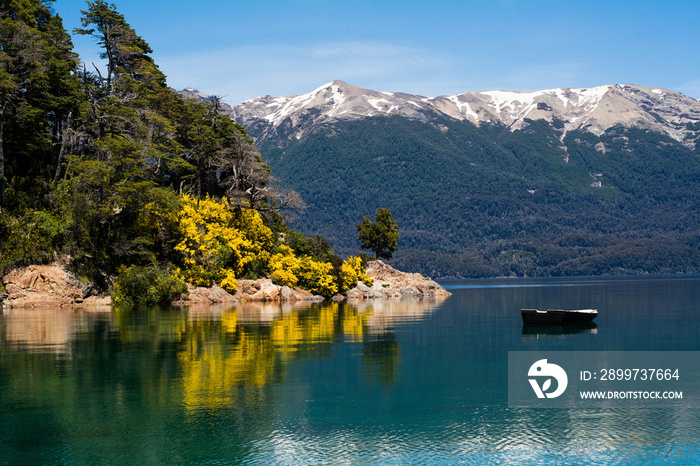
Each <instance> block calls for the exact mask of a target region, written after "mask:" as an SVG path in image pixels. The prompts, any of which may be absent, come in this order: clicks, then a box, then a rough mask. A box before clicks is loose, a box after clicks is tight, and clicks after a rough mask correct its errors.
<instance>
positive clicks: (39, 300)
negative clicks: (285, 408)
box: [0, 260, 450, 310]
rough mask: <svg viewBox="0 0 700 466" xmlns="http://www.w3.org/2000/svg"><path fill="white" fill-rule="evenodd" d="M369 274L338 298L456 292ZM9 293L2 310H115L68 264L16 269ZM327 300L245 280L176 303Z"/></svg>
mask: <svg viewBox="0 0 700 466" xmlns="http://www.w3.org/2000/svg"><path fill="white" fill-rule="evenodd" d="M367 275H368V276H369V277H370V278H372V280H373V284H372V286H371V287H370V286H367V285H365V284H364V283H362V282H360V283H358V284H357V286H356V287H355V288H353V289H351V290H348V291H346V292H344V293H342V294H338V295H336V296H333V297H332V298H331V299H332V300H333V301H336V302H340V301H346V300H347V301H361V300H367V299H387V298H414V299H420V298H439V297H447V296H449V295H450V293H449V292H448V291H447V290H445V288H443V287H442V286H440V285H439V284H438V283H436V282H434V281H433V280H431V279H429V278H426V277H423V276H422V275H421V274H418V273H406V272H401V271H399V270H396V269H394V268H393V267H391V266H389V265H387V264H385V263H384V262H382V261H379V260H378V261H372V262H369V263H368V264H367ZM2 283H3V285H4V286H5V291H6V292H5V293H4V294H3V295H1V296H0V310H1V309H2V308H22V307H44V306H56V307H65V306H75V307H81V308H87V309H89V308H94V307H102V306H110V305H111V304H112V299H111V297H110V296H108V295H107V296H105V295H99V296H98V295H93V293H92V290H91V287H90V286H88V285H86V284H84V283H81V281H80V280H79V279H78V278H77V277H75V276H74V275H73V274H71V273H70V272H68V271H67V269H66V267H65V266H64V265H63V264H60V263H55V264H51V265H33V266H29V267H25V268H22V269H16V270H13V271H12V272H10V273H8V274H7V275H5V276H3V277H2ZM324 300H325V298H324V297H323V296H318V295H314V294H312V293H310V292H309V291H307V290H302V289H300V288H290V287H288V286H279V285H275V284H274V283H272V281H271V280H270V279H268V278H261V279H257V280H239V281H238V291H237V292H236V294H235V295H232V294H230V293H228V292H226V291H225V290H224V289H222V288H220V287H218V286H213V287H211V288H202V287H190V288H189V295H182V296H181V297H180V299H178V300H176V301H174V302H173V305H176V306H190V305H210V304H236V303H239V302H303V301H308V302H321V301H324Z"/></svg>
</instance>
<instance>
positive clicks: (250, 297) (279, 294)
mask: <svg viewBox="0 0 700 466" xmlns="http://www.w3.org/2000/svg"><path fill="white" fill-rule="evenodd" d="M236 298H238V299H239V300H240V301H243V302H246V301H285V302H294V301H323V300H324V298H323V296H317V295H314V294H313V293H311V292H310V291H307V290H302V289H301V288H291V287H288V286H279V285H275V284H274V283H272V280H270V279H269V278H260V279H258V280H238V291H237V292H236Z"/></svg>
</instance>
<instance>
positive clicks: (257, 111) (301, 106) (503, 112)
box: [233, 81, 700, 147]
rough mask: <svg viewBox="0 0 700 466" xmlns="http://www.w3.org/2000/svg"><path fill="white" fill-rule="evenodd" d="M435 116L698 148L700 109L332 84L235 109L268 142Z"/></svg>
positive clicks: (630, 95) (639, 89)
mask: <svg viewBox="0 0 700 466" xmlns="http://www.w3.org/2000/svg"><path fill="white" fill-rule="evenodd" d="M435 113H437V114H440V115H444V116H446V117H448V118H451V119H454V120H458V121H465V122H467V121H468V122H471V123H473V124H475V125H477V126H481V125H483V124H500V125H503V126H505V127H507V128H509V129H510V130H511V131H513V130H517V129H522V128H523V126H524V125H525V122H526V121H527V120H528V119H530V120H545V121H548V122H553V121H560V122H562V123H563V127H562V128H561V129H562V131H561V135H562V137H563V136H564V135H566V134H567V133H568V132H570V131H572V130H578V129H583V130H586V131H590V132H592V133H594V134H596V135H601V134H603V133H604V132H605V131H606V130H608V129H610V128H611V127H613V126H616V125H622V126H624V127H638V128H647V129H650V130H653V131H658V132H661V133H665V134H668V135H669V136H671V137H672V138H674V139H676V140H678V141H681V142H683V143H685V144H686V145H687V146H689V147H694V144H695V137H694V136H695V135H694V132H693V130H692V129H691V128H692V127H693V125H697V124H698V123H699V122H700V103H699V102H698V101H697V100H695V99H693V98H691V97H687V96H685V95H683V94H679V93H677V92H672V91H669V90H666V89H659V88H653V87H645V86H633V85H606V86H598V87H591V88H584V89H574V88H565V89H549V90H545V91H537V92H512V91H482V92H467V93H463V94H456V95H450V96H440V97H423V96H418V95H412V94H406V93H402V92H377V91H372V90H369V89H363V88H360V87H356V86H353V85H350V84H348V83H345V82H343V81H333V82H331V83H328V84H325V85H323V86H321V87H319V88H318V89H315V90H314V91H312V92H310V93H308V94H304V95H299V96H289V97H271V96H263V97H258V98H256V99H251V100H248V101H245V102H243V103H241V104H239V105H236V106H235V107H234V109H233V117H234V119H236V121H237V122H238V123H241V124H243V125H244V126H247V127H250V128H255V129H254V131H253V132H258V133H259V137H260V138H261V140H262V141H265V140H266V139H275V138H276V135H275V133H276V130H277V129H278V128H279V127H280V126H282V125H291V126H292V127H294V128H295V129H296V131H295V132H294V133H293V137H295V138H297V139H299V138H302V137H303V136H305V135H307V134H309V133H310V132H313V130H314V128H315V127H316V126H318V125H319V124H322V123H324V122H327V121H329V120H344V121H349V120H357V119H362V118H367V117H373V116H380V115H387V116H393V115H396V116H402V117H405V118H408V119H413V120H418V121H422V122H428V121H429V120H430V119H431V115H432V114H435ZM686 138H687V139H686ZM262 141H261V142H262Z"/></svg>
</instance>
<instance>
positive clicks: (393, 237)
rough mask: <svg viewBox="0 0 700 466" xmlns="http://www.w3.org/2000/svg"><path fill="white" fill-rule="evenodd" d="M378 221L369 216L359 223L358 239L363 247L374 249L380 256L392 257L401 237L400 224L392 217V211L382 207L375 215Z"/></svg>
mask: <svg viewBox="0 0 700 466" xmlns="http://www.w3.org/2000/svg"><path fill="white" fill-rule="evenodd" d="M374 218H375V219H376V222H372V221H371V220H370V219H369V218H367V217H362V220H361V221H360V223H359V224H358V225H357V240H358V241H359V242H360V244H361V246H362V249H369V250H370V251H373V252H374V254H375V255H376V256H377V257H378V258H383V259H391V255H392V254H393V253H394V251H396V246H397V240H398V239H399V225H398V224H397V223H396V222H395V221H393V220H392V219H391V212H389V209H387V208H384V207H383V208H381V209H379V211H378V212H377V213H376V214H375V215H374Z"/></svg>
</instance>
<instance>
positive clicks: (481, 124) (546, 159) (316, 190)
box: [198, 81, 700, 277]
mask: <svg viewBox="0 0 700 466" xmlns="http://www.w3.org/2000/svg"><path fill="white" fill-rule="evenodd" d="M198 98H200V99H202V98H206V96H204V97H202V96H199V97H198ZM230 114H231V116H232V117H233V118H234V119H235V120H236V122H237V123H240V124H242V125H244V126H245V127H246V128H247V129H248V132H249V134H250V135H251V136H253V137H254V138H256V145H257V146H258V148H259V149H260V151H261V154H262V156H263V158H264V159H265V160H266V161H267V162H268V163H269V164H270V166H271V168H272V172H273V175H274V176H276V177H277V178H279V179H280V180H282V183H283V184H284V185H285V186H287V187H290V188H293V189H295V190H296V191H298V192H299V193H300V194H301V195H302V197H303V198H304V200H305V201H306V203H307V205H308V208H307V210H306V212H305V214H304V215H302V216H300V217H299V218H298V219H296V220H295V221H293V222H292V226H293V227H295V228H297V229H299V230H302V231H303V232H305V233H307V234H320V235H322V236H323V237H324V238H326V239H327V240H329V241H331V243H332V244H333V246H334V249H336V251H338V252H339V253H341V254H350V253H356V252H357V251H358V246H357V242H356V239H355V237H356V232H355V225H356V224H357V223H358V222H359V220H360V218H361V217H362V216H364V215H367V216H371V215H372V214H373V213H374V212H376V210H377V209H378V208H380V207H388V208H389V209H390V210H391V212H392V215H393V216H394V219H395V220H396V221H397V222H398V223H399V226H400V234H401V239H400V241H399V250H398V251H397V253H396V254H395V256H394V259H392V261H393V263H394V265H396V266H399V267H402V268H404V269H406V270H412V271H420V272H423V273H427V274H430V275H432V276H436V277H448V276H452V277H477V276H503V275H506V276H508V275H514V276H532V275H540V276H541V275H581V274H621V273H676V272H700V233H699V232H700V144H698V139H700V102H698V101H697V100H695V99H692V98H690V97H687V96H684V95H682V94H679V93H676V92H672V91H669V90H666V89H660V88H655V87H645V86H637V85H618V84H615V85H606V86H598V87H591V88H585V89H573V88H564V89H550V90H544V91H538V92H511V91H482V92H468V93H463V94H457V95H452V96H440V97H424V96H418V95H413V94H408V93H401V92H377V91H372V90H369V89H363V88H359V87H356V86H352V85H350V84H347V83H344V82H342V81H333V82H331V83H328V84H325V85H323V86H321V87H319V88H317V89H315V90H313V91H312V92H310V93H308V94H304V95H299V96H288V97H272V96H263V97H258V98H256V99H251V100H248V101H245V102H243V103H240V104H238V105H235V106H233V108H232V110H231V112H230Z"/></svg>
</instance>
